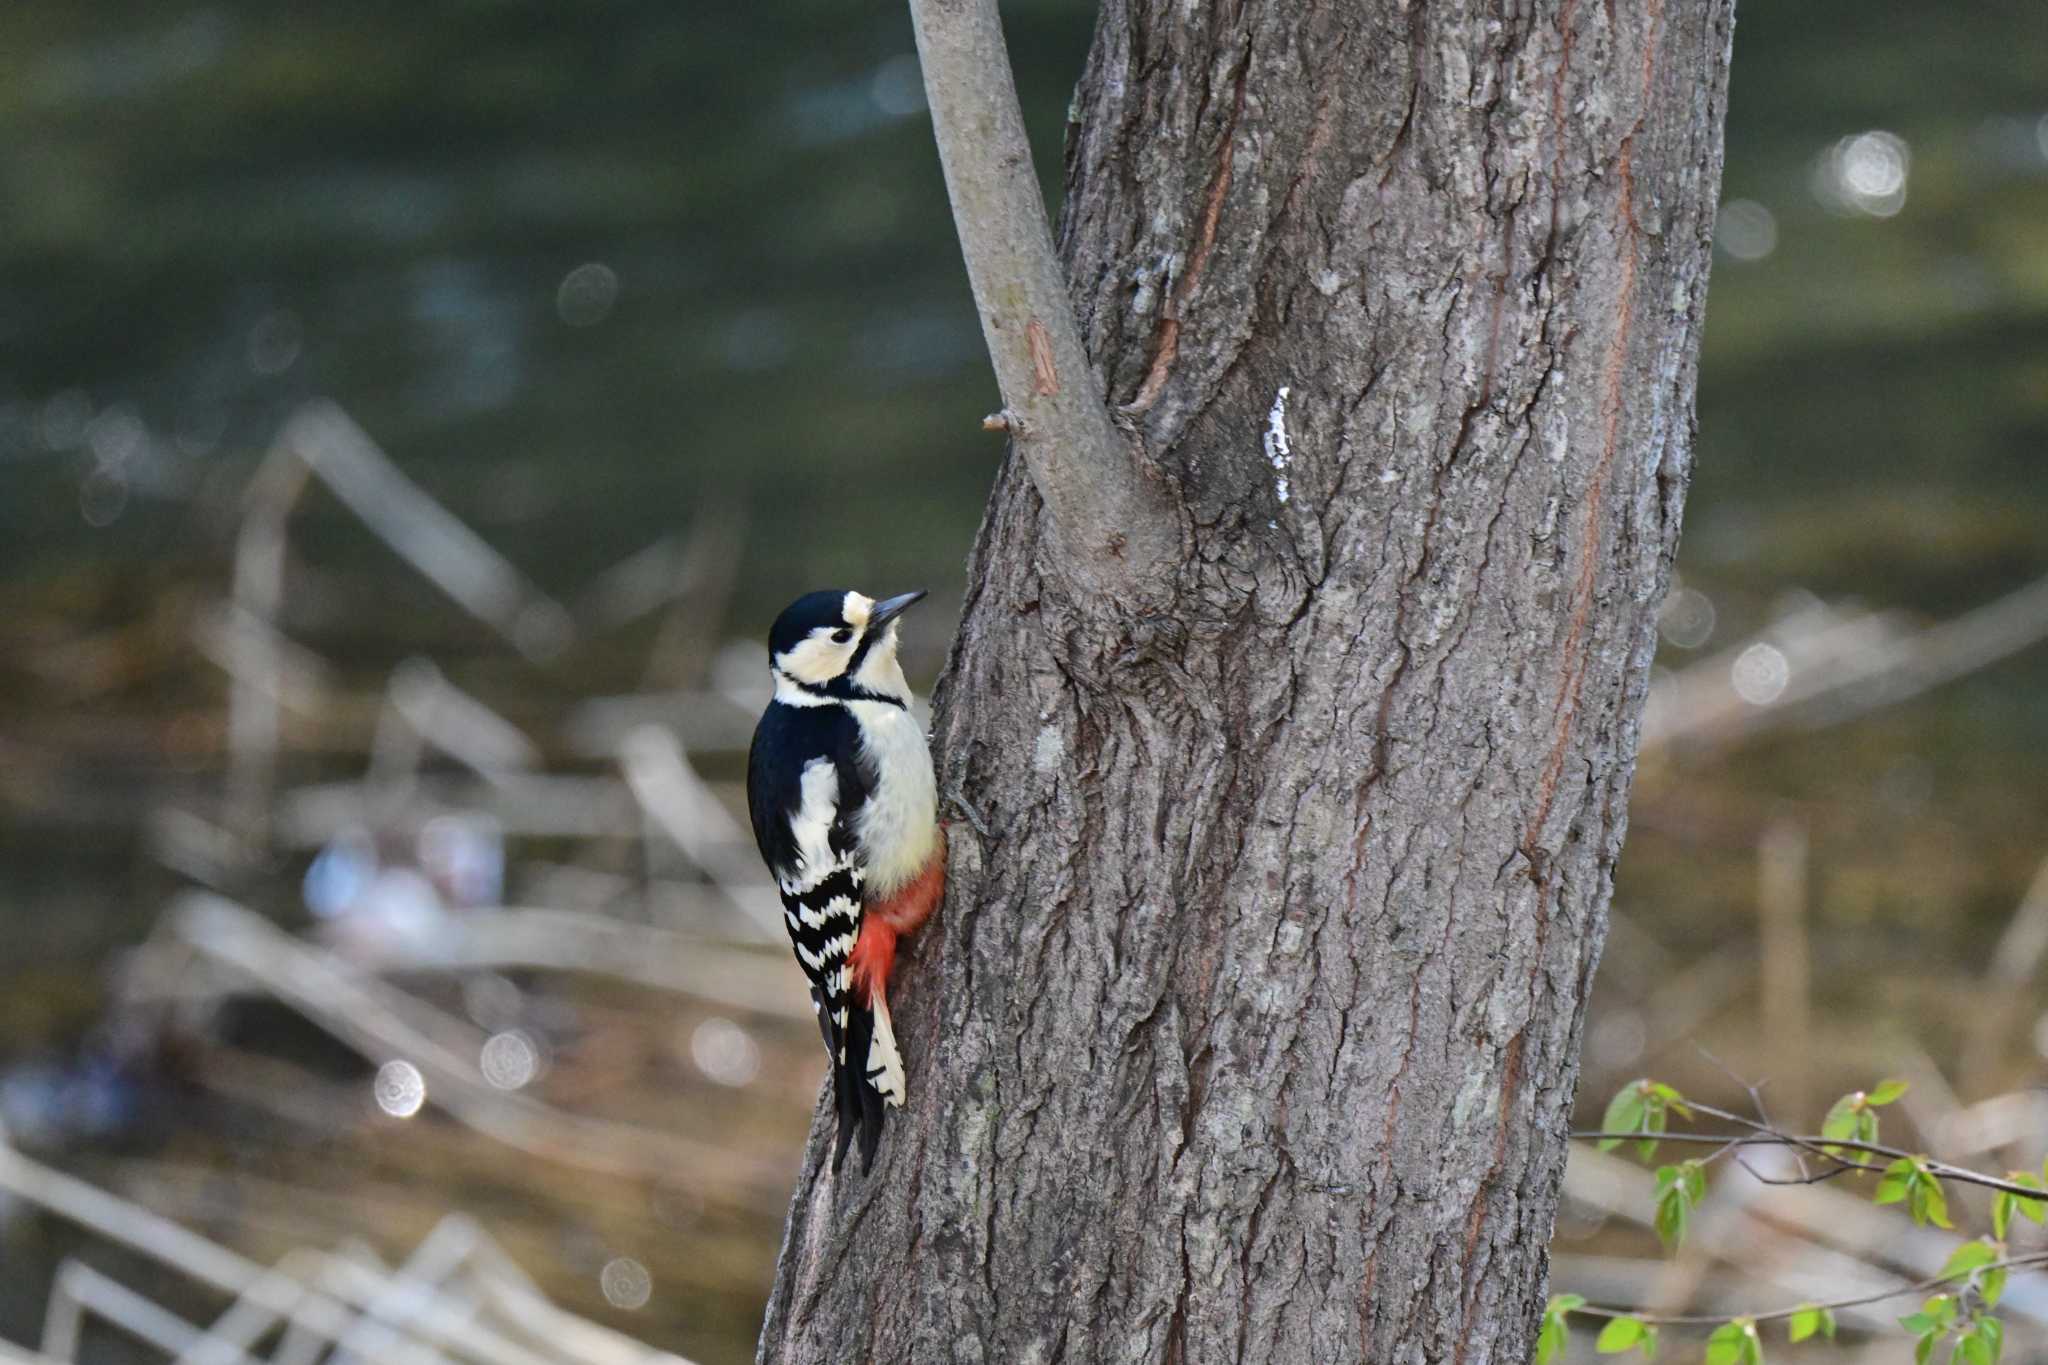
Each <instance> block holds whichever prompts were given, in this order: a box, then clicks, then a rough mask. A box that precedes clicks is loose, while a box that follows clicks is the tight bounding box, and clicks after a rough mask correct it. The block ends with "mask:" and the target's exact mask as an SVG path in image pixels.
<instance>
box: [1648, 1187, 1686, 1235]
mask: <svg viewBox="0 0 2048 1365" xmlns="http://www.w3.org/2000/svg"><path fill="white" fill-rule="evenodd" d="M1691 1217H1692V1205H1691V1204H1690V1203H1689V1202H1688V1201H1687V1200H1686V1197H1685V1190H1684V1188H1683V1187H1682V1186H1678V1185H1674V1186H1672V1187H1671V1188H1670V1189H1668V1190H1666V1191H1665V1192H1664V1193H1663V1194H1661V1195H1659V1196H1658V1198H1657V1217H1656V1220H1655V1221H1656V1228H1657V1240H1658V1241H1660V1242H1662V1243H1663V1244H1664V1246H1665V1249H1666V1250H1670V1249H1671V1248H1674V1247H1676V1246H1677V1245H1678V1244H1679V1243H1680V1242H1683V1241H1684V1240H1685V1229H1686V1225H1687V1223H1688V1222H1690V1221H1691Z"/></svg>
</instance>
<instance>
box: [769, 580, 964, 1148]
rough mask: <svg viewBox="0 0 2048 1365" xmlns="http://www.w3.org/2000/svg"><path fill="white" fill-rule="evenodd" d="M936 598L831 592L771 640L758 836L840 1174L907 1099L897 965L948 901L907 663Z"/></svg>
mask: <svg viewBox="0 0 2048 1365" xmlns="http://www.w3.org/2000/svg"><path fill="white" fill-rule="evenodd" d="M923 596H924V594H923V593H922V592H909V593H905V594H903V595H902V596H901V597H891V598H889V599H887V600H886V601H882V602H877V601H875V600H874V599H872V598H869V597H863V596H861V595H860V594H859V593H857V592H840V591H826V592H814V593H810V594H808V595H807V596H804V597H799V598H798V599H797V600H796V601H794V602H792V603H791V604H790V605H789V607H788V609H787V610H785V611H784V612H783V613H782V615H780V616H778V617H777V618H776V619H775V625H774V627H773V629H771V630H770V631H769V633H768V654H769V662H770V668H771V670H772V672H773V675H774V679H775V699H774V700H773V701H771V702H769V703H768V709H767V710H766V711H765V712H763V713H762V715H761V723H760V724H759V725H758V726H757V727H755V730H754V744H753V748H752V750H751V751H750V752H749V754H748V758H747V805H748V809H749V810H750V811H751V813H752V815H753V820H754V838H755V840H756V841H757V842H758V843H759V844H760V845H761V857H762V858H763V859H765V860H766V861H767V864H768V870H769V871H770V872H771V873H773V874H774V876H775V883H776V886H777V887H778V888H779V889H780V891H781V892H782V909H783V917H784V919H785V921H786V923H787V925H788V927H789V939H790V942H791V944H793V945H794V946H795V948H796V959H797V962H798V963H799V964H800V965H801V966H802V967H803V969H804V974H805V975H806V976H808V977H809V978H810V982H811V1006H812V1008H813V1009H815V1010H816V1011H817V1014H818V1028H819V1031H820V1032H821V1033H823V1034H824V1037H825V1052H826V1055H827V1056H828V1057H830V1058H831V1062H832V1077H833V1081H832V1084H833V1094H834V1100H835V1105H836V1107H837V1110H838V1115H839V1138H838V1148H837V1151H836V1152H835V1153H834V1155H833V1161H832V1165H833V1169H834V1170H837V1169H838V1168H839V1167H840V1165H841V1164H843V1163H844V1162H845V1160H846V1151H847V1147H848V1146H849V1145H850V1144H851V1143H852V1141H853V1137H854V1133H855V1131H856V1129H857V1130H858V1131H859V1134H860V1156H861V1170H862V1171H863V1172H865V1171H866V1170H867V1169H868V1167H869V1166H870V1165H871V1164H872V1163H873V1161H874V1158H875V1148H876V1145H877V1144H878V1143H879V1142H880V1141H881V1137H882V1112H883V1108H882V1107H883V1105H885V1104H893V1105H899V1106H900V1105H901V1104H902V1103H903V1059H902V1057H901V1056H900V1055H899V1054H898V1053H897V1050H896V1033H895V1029H894V1028H893V1026H892V1025H891V1024H890V1021H889V993H888V991H889V970H890V967H891V966H892V965H893V964H894V962H895V959H896V940H897V938H898V937H899V936H900V935H903V934H907V933H909V932H911V931H912V930H913V929H915V928H917V926H918V925H920V924H922V923H924V921H925V919H926V917H928V916H929V915H930V914H931V912H932V910H933V909H934V908H935V907H936V906H937V905H938V903H939V897H940V895H941V894H942V893H943V892H944V890H945V883H946V856H945V853H946V847H945V835H944V832H943V831H942V830H941V829H940V827H939V823H938V800H937V795H936V792H937V788H936V785H935V783H934V781H933V778H932V759H931V753H930V751H929V750H928V749H927V748H926V747H925V740H924V733H923V731H922V730H920V729H919V728H918V724H917V721H916V720H915V719H914V718H913V717H912V716H911V714H910V685H909V684H908V683H906V682H905V681H904V680H903V668H902V665H900V664H899V663H898V662H897V660H896V618H897V617H898V616H899V615H901V614H902V612H903V610H904V609H905V608H906V607H909V606H911V605H912V604H914V603H915V602H917V601H918V600H919V599H920V598H922V597H923Z"/></svg>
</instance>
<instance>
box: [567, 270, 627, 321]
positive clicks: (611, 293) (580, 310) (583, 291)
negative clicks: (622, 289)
mask: <svg viewBox="0 0 2048 1365" xmlns="http://www.w3.org/2000/svg"><path fill="white" fill-rule="evenodd" d="M618 301H619V276H618V272H616V271H614V270H613V269H612V268H611V267H610V266H608V265H605V264H604V263H603V262H601V261H589V262H586V263H584V264H583V265H579V266H577V267H576V268H575V269H574V270H572V271H570V272H569V273H568V274H566V275H564V276H563V277H562V284H561V287H560V288H558V289H556V290H555V312H556V313H557V314H558V315H559V316H560V317H561V319H562V321H564V322H566V323H568V324H569V325H570V326H571V327H595V326H596V325H597V324H598V323H600V322H603V321H604V320H605V319H606V318H608V317H610V316H611V315H612V307H613V305H615V304H616V303H617V302H618Z"/></svg>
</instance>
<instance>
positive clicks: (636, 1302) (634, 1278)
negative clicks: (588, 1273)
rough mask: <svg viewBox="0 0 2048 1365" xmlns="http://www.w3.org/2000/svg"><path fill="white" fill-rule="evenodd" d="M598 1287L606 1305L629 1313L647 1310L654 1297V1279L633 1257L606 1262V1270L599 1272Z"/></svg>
mask: <svg viewBox="0 0 2048 1365" xmlns="http://www.w3.org/2000/svg"><path fill="white" fill-rule="evenodd" d="M597 1286H598V1288H600V1289H602V1290H603V1291H604V1298H605V1302H606V1303H609V1304H610V1305H611V1306H612V1307H614V1308H624V1309H627V1310H629V1311H630V1310H632V1309H636V1308H645V1307H646V1306H647V1301H648V1300H649V1299H651V1298H653V1297H654V1277H653V1276H652V1275H650V1274H648V1273H647V1267H646V1266H644V1265H642V1264H640V1263H639V1262H638V1261H636V1260H634V1259H633V1258H632V1257H631V1256H615V1257H613V1258H612V1259H611V1260H609V1261H606V1262H605V1263H604V1269H603V1270H601V1271H599V1272H598V1275H597Z"/></svg>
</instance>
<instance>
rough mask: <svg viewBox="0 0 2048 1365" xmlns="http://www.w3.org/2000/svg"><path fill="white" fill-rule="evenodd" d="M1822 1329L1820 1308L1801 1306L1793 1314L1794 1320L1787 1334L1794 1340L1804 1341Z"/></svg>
mask: <svg viewBox="0 0 2048 1365" xmlns="http://www.w3.org/2000/svg"><path fill="white" fill-rule="evenodd" d="M1819 1330H1820V1309H1818V1308H1801V1309H1799V1310H1798V1311H1797V1312H1795V1313H1793V1314H1792V1322H1791V1325H1790V1327H1789V1328H1788V1329H1787V1331H1786V1333H1785V1335H1786V1336H1787V1337H1788V1338H1789V1339H1790V1340H1792V1341H1804V1340H1806V1339H1807V1338H1808V1337H1810V1336H1812V1335H1813V1334H1814V1333H1815V1332H1818V1331H1819Z"/></svg>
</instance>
